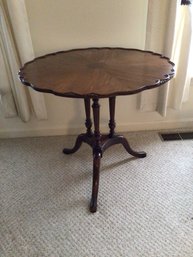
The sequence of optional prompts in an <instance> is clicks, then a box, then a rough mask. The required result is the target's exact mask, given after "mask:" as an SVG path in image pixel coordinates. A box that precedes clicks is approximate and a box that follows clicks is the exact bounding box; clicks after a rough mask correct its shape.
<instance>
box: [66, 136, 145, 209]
mask: <svg viewBox="0 0 193 257" xmlns="http://www.w3.org/2000/svg"><path fill="white" fill-rule="evenodd" d="M83 142H84V143H87V144H88V145H90V146H91V147H92V149H93V193H92V198H91V202H90V211H91V212H96V210H97V195H98V186H99V171H100V159H101V158H102V156H103V153H104V151H105V150H106V149H108V148H109V147H110V146H112V145H115V144H122V145H123V146H124V148H125V150H126V151H127V152H128V153H129V154H131V155H132V156H134V157H137V158H144V157H146V153H145V152H143V151H140V152H136V151H134V150H133V149H132V148H131V147H130V145H129V143H128V141H127V139H126V138H125V137H123V136H121V135H113V136H112V137H109V135H101V137H100V144H99V145H97V144H96V138H95V136H94V135H89V136H88V135H87V134H86V133H85V134H80V135H79V136H78V137H77V139H76V143H75V145H74V147H73V148H71V149H68V148H64V149H63V153H64V154H72V153H75V152H76V151H78V150H79V148H80V147H81V145H82V143H83Z"/></svg>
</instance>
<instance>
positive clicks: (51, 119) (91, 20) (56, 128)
mask: <svg viewBox="0 0 193 257" xmlns="http://www.w3.org/2000/svg"><path fill="white" fill-rule="evenodd" d="M147 4H148V0H143V1H141V0H135V1H131V0H121V1H120V0H97V1H91V0H81V1H80V0H57V1H53V0H33V1H32V0H26V7H27V12H28V17H29V25H30V30H31V36H32V41H33V46H34V50H35V54H36V56H39V55H42V54H46V53H49V52H53V51H58V50H63V49H71V48H80V47H93V46H121V47H134V48H141V49H143V48H144V45H145V35H146V16H147ZM45 99H46V106H47V109H48V120H46V121H37V120H36V118H35V117H32V118H31V120H30V122H29V123H23V122H22V121H21V120H20V119H19V118H12V119H4V118H3V117H1V116H0V136H1V137H14V136H37V135H57V134H74V133H77V132H78V129H79V128H83V125H84V108H83V107H84V105H83V100H80V99H77V100H76V99H69V98H61V97H56V96H53V95H50V94H45ZM107 107H108V105H107V100H102V101H101V113H102V114H101V124H102V128H103V129H105V130H106V129H107V126H106V124H107V123H108V109H107ZM190 107H191V106H190V103H188V104H186V106H185V108H184V110H183V111H181V112H176V111H174V110H171V111H170V110H169V112H168V116H167V117H166V118H163V117H161V116H160V115H159V114H158V113H157V112H146V113H143V112H139V111H138V109H137V96H123V97H118V98H117V108H116V120H117V130H118V131H129V130H143V129H156V128H170V127H182V126H188V125H189V124H190V123H189V121H192V120H193V119H192V116H193V115H191V111H190V110H191V108H190Z"/></svg>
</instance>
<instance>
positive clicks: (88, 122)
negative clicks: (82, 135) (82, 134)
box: [84, 98, 92, 137]
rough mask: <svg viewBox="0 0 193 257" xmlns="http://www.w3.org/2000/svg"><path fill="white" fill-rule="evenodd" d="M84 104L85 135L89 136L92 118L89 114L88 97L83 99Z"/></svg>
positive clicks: (90, 134)
mask: <svg viewBox="0 0 193 257" xmlns="http://www.w3.org/2000/svg"><path fill="white" fill-rule="evenodd" d="M84 105H85V113H86V121H85V126H86V128H87V135H88V136H89V137H90V136H92V129H91V128H92V120H91V116H90V98H85V99H84Z"/></svg>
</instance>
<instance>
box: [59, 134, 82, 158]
mask: <svg viewBox="0 0 193 257" xmlns="http://www.w3.org/2000/svg"><path fill="white" fill-rule="evenodd" d="M84 137H85V135H84V134H81V135H79V136H78V137H77V139H76V143H75V145H74V147H73V148H71V149H70V148H64V149H63V153H64V154H72V153H75V152H76V151H78V149H79V148H80V147H81V145H82V142H83V141H84Z"/></svg>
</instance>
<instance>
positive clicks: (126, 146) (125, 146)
mask: <svg viewBox="0 0 193 257" xmlns="http://www.w3.org/2000/svg"><path fill="white" fill-rule="evenodd" d="M120 138H121V144H122V145H123V146H124V148H125V150H126V151H127V152H128V153H129V154H131V155H133V156H135V157H137V158H144V157H146V155H147V154H146V153H145V152H143V151H140V152H136V151H134V150H133V149H132V148H131V147H130V145H129V143H128V142H127V139H126V138H124V137H120Z"/></svg>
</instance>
